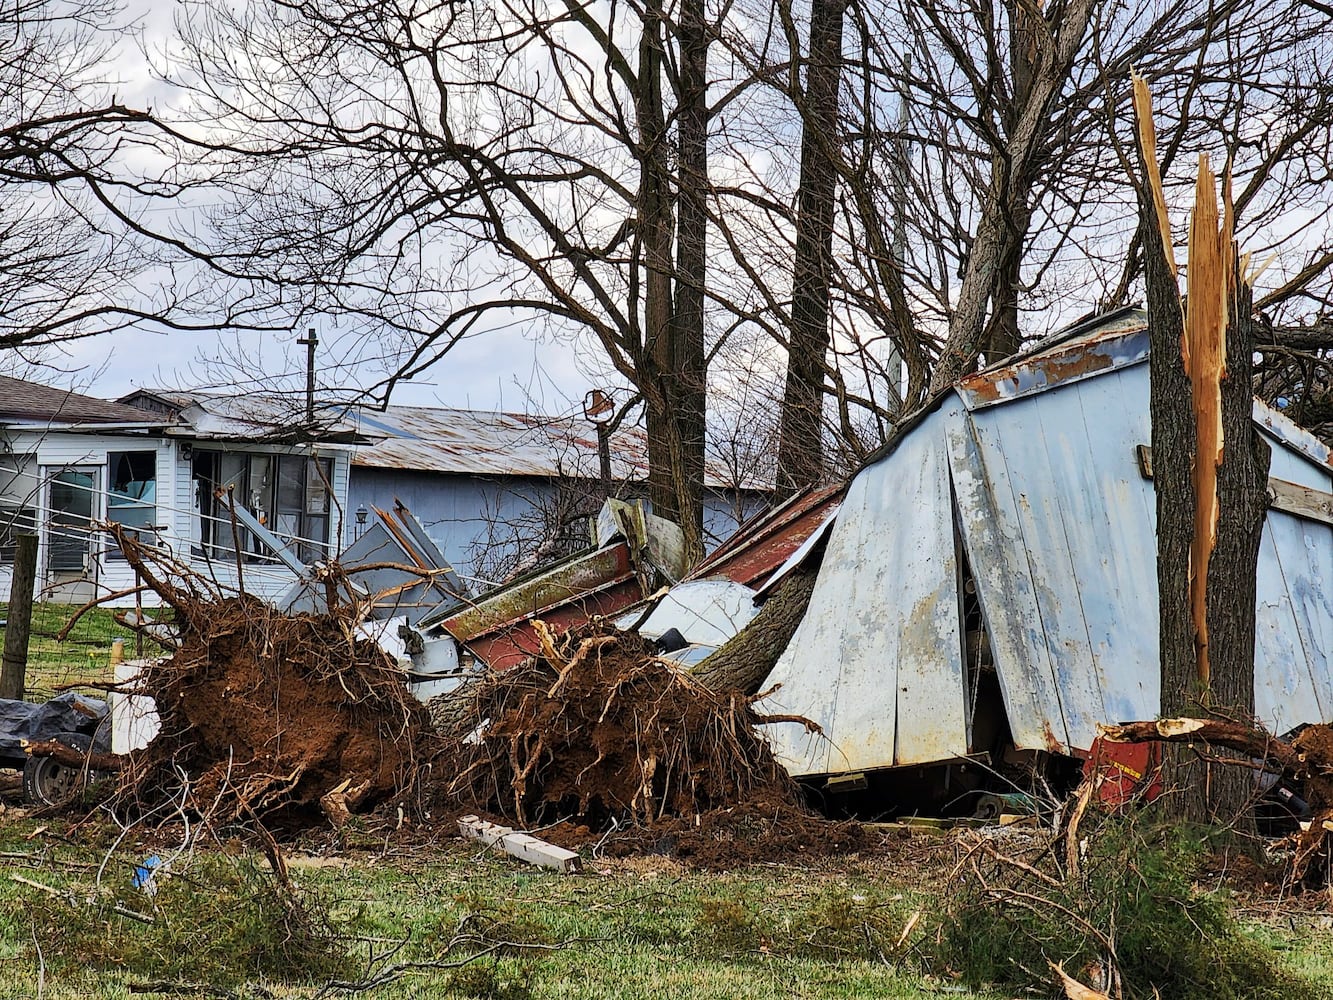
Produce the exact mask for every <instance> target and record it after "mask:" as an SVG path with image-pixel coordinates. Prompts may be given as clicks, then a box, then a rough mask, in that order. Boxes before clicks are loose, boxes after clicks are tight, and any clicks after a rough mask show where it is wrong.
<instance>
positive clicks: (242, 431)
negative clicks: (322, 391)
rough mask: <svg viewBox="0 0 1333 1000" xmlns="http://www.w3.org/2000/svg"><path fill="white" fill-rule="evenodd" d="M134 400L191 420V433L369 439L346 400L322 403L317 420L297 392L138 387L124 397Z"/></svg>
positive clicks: (288, 439) (223, 437)
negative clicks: (359, 429) (361, 432)
mask: <svg viewBox="0 0 1333 1000" xmlns="http://www.w3.org/2000/svg"><path fill="white" fill-rule="evenodd" d="M131 401H133V402H134V404H135V405H136V407H137V408H138V410H139V412H140V413H144V412H162V411H165V412H170V413H174V414H175V415H177V416H178V417H179V419H180V420H181V421H182V422H183V423H184V424H185V425H187V426H188V428H189V432H188V433H189V436H190V437H193V438H196V439H201V440H218V441H271V442H277V443H292V442H298V441H301V442H305V441H314V442H331V443H336V442H342V443H351V444H355V443H364V441H365V439H364V438H362V437H360V436H359V435H358V433H357V428H356V423H355V421H353V420H349V419H348V417H347V415H346V412H345V409H344V407H343V406H342V405H338V406H336V407H329V406H323V407H320V408H318V409H317V410H316V411H315V419H314V422H313V424H312V423H310V422H308V421H307V420H306V418H305V400H304V398H303V397H301V396H297V395H291V396H287V395H281V394H277V393H262V392H249V393H244V392H243V393H234V394H227V393H220V392H209V391H203V390H177V389H139V390H136V391H135V392H132V393H130V394H129V395H128V396H124V397H122V402H131Z"/></svg>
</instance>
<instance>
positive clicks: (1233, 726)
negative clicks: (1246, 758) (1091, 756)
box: [1097, 719, 1304, 773]
mask: <svg viewBox="0 0 1333 1000" xmlns="http://www.w3.org/2000/svg"><path fill="white" fill-rule="evenodd" d="M1097 729H1098V732H1099V734H1100V735H1101V737H1102V738H1103V739H1105V740H1109V741H1110V742H1112V743H1155V742H1164V743H1212V744H1215V745H1217V746H1220V747H1227V748H1228V749H1231V750H1239V751H1241V752H1242V753H1247V754H1249V755H1250V756H1251V757H1258V758H1261V759H1263V760H1270V761H1272V762H1273V763H1275V764H1278V765H1280V766H1282V767H1284V768H1286V769H1287V770H1290V771H1292V772H1294V773H1301V772H1302V771H1303V770H1304V758H1303V757H1302V756H1301V754H1300V753H1299V752H1298V751H1297V750H1296V749H1295V748H1294V747H1293V746H1292V745H1291V744H1289V743H1284V742H1283V741H1282V740H1280V739H1278V738H1277V737H1275V736H1273V735H1272V734H1271V733H1268V732H1265V731H1264V730H1262V729H1257V728H1255V727H1254V726H1252V725H1247V724H1245V723H1240V722H1230V721H1227V720H1225V719H1157V720H1156V721H1153V722H1126V723H1123V724H1122V725H1119V726H1098V727H1097Z"/></svg>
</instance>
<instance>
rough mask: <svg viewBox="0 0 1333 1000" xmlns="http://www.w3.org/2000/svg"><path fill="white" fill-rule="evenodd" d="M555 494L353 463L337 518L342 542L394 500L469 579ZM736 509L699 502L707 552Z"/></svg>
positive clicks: (535, 485) (750, 505)
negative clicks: (363, 518) (366, 516)
mask: <svg viewBox="0 0 1333 1000" xmlns="http://www.w3.org/2000/svg"><path fill="white" fill-rule="evenodd" d="M594 488H595V487H594ZM556 492H557V486H556V485H555V484H554V483H553V482H552V481H551V480H550V479H545V478H539V477H520V476H510V477H482V476H468V475H451V474H444V473H437V472H417V471H410V470H399V469H376V468H368V467H366V466H360V465H353V466H352V471H351V480H350V485H349V487H348V499H347V505H348V506H347V514H346V515H345V517H344V532H345V535H346V542H348V543H350V542H351V541H352V540H353V538H354V537H355V527H356V518H355V516H354V512H355V511H356V509H357V507H358V506H361V505H364V506H365V507H366V508H367V509H369V508H370V507H371V506H377V507H392V506H393V501H394V498H395V497H397V498H398V499H399V500H401V501H402V502H403V503H404V504H406V505H407V507H408V508H409V509H410V510H411V511H412V513H413V514H415V515H416V516H417V519H418V520H419V521H421V523H422V524H423V525H424V526H425V528H426V533H427V534H429V535H430V537H431V540H432V541H434V542H435V544H436V545H438V546H439V547H440V550H441V551H442V552H443V553H444V555H445V557H446V558H447V559H448V560H449V562H450V564H451V565H452V566H453V567H454V568H455V569H456V570H457V571H458V573H459V574H460V575H461V576H463V577H464V578H465V579H468V580H469V582H472V578H474V577H475V574H476V571H477V568H478V563H479V557H481V556H482V555H483V553H484V550H485V549H486V547H487V546H488V545H496V546H499V547H500V548H501V549H502V550H503V551H504V552H505V553H509V552H512V551H514V549H515V548H516V544H517V543H516V541H515V539H514V537H513V532H512V531H510V530H508V529H507V527H506V526H520V525H522V524H523V523H524V522H533V521H535V520H536V519H537V518H538V517H539V512H540V510H541V509H542V508H543V507H549V506H550V505H551V504H552V503H553V502H554V499H555V496H556ZM763 502H764V501H763V498H762V497H761V496H759V495H757V494H749V493H742V494H741V495H740V498H739V506H740V508H741V511H742V514H743V518H742V519H744V518H748V517H750V516H752V515H753V514H754V513H756V512H757V511H758V510H759V509H760V508H761V507H762V505H763ZM736 506H738V504H737V502H736V500H735V498H734V496H732V495H724V494H722V493H720V492H710V494H709V495H708V496H707V497H706V498H705V502H704V534H705V537H706V538H707V539H708V542H709V546H708V547H709V548H710V549H711V548H712V547H714V546H716V545H717V544H718V543H719V542H720V541H722V540H723V539H725V538H727V537H729V536H730V535H731V534H732V533H733V532H734V531H735V530H736V528H737V527H738V525H739V523H740V522H738V521H737V519H736V511H735V508H736ZM492 555H494V553H493V554H492Z"/></svg>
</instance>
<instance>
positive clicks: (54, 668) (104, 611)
mask: <svg viewBox="0 0 1333 1000" xmlns="http://www.w3.org/2000/svg"><path fill="white" fill-rule="evenodd" d="M8 610H9V608H8V606H7V605H5V604H0V619H4V618H6V617H7V616H8ZM77 610H78V606H77V605H70V604H45V603H39V604H35V605H33V609H32V629H31V632H30V635H29V638H28V671H27V693H26V698H27V700H28V701H45V700H46V699H48V698H50V697H52V696H53V695H55V694H58V693H59V692H58V691H57V690H56V688H57V686H58V685H62V684H80V683H86V682H98V681H106V680H109V679H110V670H109V664H110V661H111V643H112V640H114V639H124V640H125V656H126V658H127V659H132V658H133V657H134V656H135V655H136V645H135V643H136V638H135V634H134V633H133V632H132V631H130V630H129V629H127V628H124V627H122V626H120V625H117V624H116V621H115V619H114V618H113V617H112V615H113V612H112V611H111V610H110V609H109V608H94V609H92V610H91V611H89V612H88V613H87V614H85V615H84V616H83V617H82V618H80V619H79V620H78V622H76V623H75V625H74V628H73V630H72V631H71V632H70V634H69V637H68V638H67V639H66V640H65V641H64V642H59V641H57V640H56V633H58V632H59V631H60V630H61V629H62V628H63V627H64V626H65V623H66V622H68V621H69V619H70V618H71V616H73V614H74V612H75V611H77ZM146 612H147V614H148V615H149V616H150V617H151V616H153V615H154V614H155V612H154V610H153V609H151V608H150V609H146ZM0 634H3V633H0ZM144 650H145V652H144V655H146V656H152V655H154V654H155V653H157V652H159V648H158V646H157V645H156V643H153V642H151V641H149V640H145V641H144ZM89 693H90V694H97V692H95V691H90V692H89Z"/></svg>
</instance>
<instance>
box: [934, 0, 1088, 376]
mask: <svg viewBox="0 0 1333 1000" xmlns="http://www.w3.org/2000/svg"><path fill="white" fill-rule="evenodd" d="M1094 6H1096V5H1095V4H1094V3H1093V0H1072V2H1071V3H1069V4H1067V5H1065V6H1063V7H1060V8H1057V11H1058V12H1057V13H1053V14H1051V15H1049V16H1048V17H1046V18H1042V19H1041V21H1040V22H1034V26H1033V32H1032V37H1033V39H1034V43H1035V44H1036V46H1037V50H1036V53H1035V55H1034V57H1033V65H1034V66H1035V67H1037V69H1036V72H1035V73H1034V76H1033V78H1032V83H1031V87H1030V88H1029V91H1028V95H1027V100H1026V102H1025V104H1024V105H1023V106H1022V107H1016V108H1015V114H1014V117H1013V121H1014V127H1013V131H1012V132H1010V133H1009V134H1008V135H1006V136H1004V138H1003V140H1001V141H1000V142H999V143H998V144H997V148H996V149H995V150H994V158H995V162H996V163H997V164H998V169H997V170H996V171H995V173H994V175H993V176H992V178H991V182H990V186H989V188H988V189H987V191H986V195H985V197H984V199H983V202H982V207H981V217H980V219H979V220H978V221H977V229H976V233H975V235H974V236H973V238H972V245H971V248H970V251H969V253H968V255H967V265H966V266H965V267H964V269H963V281H962V285H961V287H960V288H959V290H958V300H957V303H956V304H955V306H954V310H953V315H952V316H951V317H950V319H949V335H948V337H947V338H946V340H945V342H944V348H943V350H942V351H941V352H940V358H939V362H938V364H937V365H936V367H935V374H934V376H933V377H932V378H931V383H930V388H931V392H932V393H938V392H942V391H943V390H945V389H947V388H948V387H949V386H951V385H953V384H954V383H955V382H957V381H958V380H959V379H960V378H961V377H962V376H963V375H964V374H966V373H967V371H968V370H969V368H970V367H971V366H972V365H973V364H974V363H975V362H976V358H977V352H978V351H979V349H980V347H981V343H982V339H983V337H984V335H985V332H986V326H987V324H986V318H987V305H988V304H989V302H990V300H991V295H992V293H993V291H994V289H995V287H996V281H997V277H998V275H999V273H1000V267H1001V263H1002V262H1003V261H1004V260H1005V258H1006V255H1008V254H1009V253H1010V252H1011V250H1010V248H1011V247H1012V246H1013V243H1014V241H1015V240H1016V239H1017V240H1020V241H1021V240H1023V239H1024V238H1026V236H1027V233H1026V232H1022V233H1019V232H1017V231H1016V227H1015V226H1014V225H1013V221H1014V213H1015V210H1016V209H1017V208H1020V207H1021V206H1024V205H1026V204H1027V203H1028V198H1029V195H1030V193H1031V184H1032V173H1031V171H1032V165H1033V161H1034V159H1035V158H1036V156H1037V154H1038V150H1039V147H1040V146H1041V144H1042V143H1043V142H1044V141H1045V139H1046V135H1047V129H1048V128H1049V127H1050V125H1051V121H1052V116H1051V113H1050V112H1051V106H1052V105H1053V104H1054V103H1055V99H1056V98H1057V97H1058V96H1059V94H1060V91H1061V89H1062V88H1063V87H1064V85H1065V81H1066V80H1067V79H1068V77H1069V69H1070V67H1071V66H1072V65H1073V62H1074V57H1075V56H1076V55H1077V54H1078V51H1079V48H1080V46H1081V45H1082V42H1083V35H1084V33H1085V32H1086V31H1087V28H1088V22H1089V20H1090V19H1091V17H1092V10H1093V7H1094Z"/></svg>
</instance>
